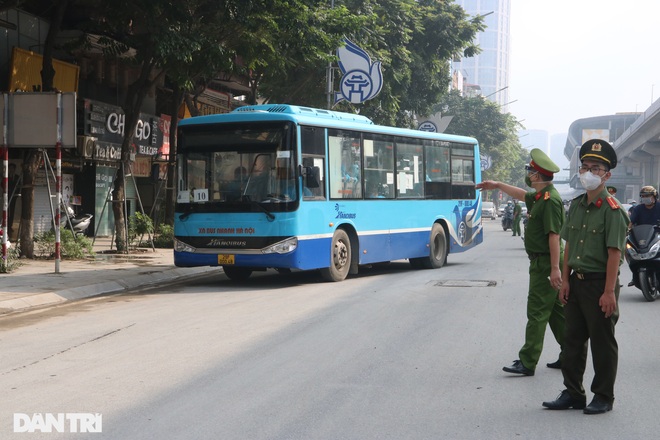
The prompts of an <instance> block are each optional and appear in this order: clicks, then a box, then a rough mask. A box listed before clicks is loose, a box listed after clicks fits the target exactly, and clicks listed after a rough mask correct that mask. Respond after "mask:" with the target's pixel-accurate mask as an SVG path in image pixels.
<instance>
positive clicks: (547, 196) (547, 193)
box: [543, 191, 550, 200]
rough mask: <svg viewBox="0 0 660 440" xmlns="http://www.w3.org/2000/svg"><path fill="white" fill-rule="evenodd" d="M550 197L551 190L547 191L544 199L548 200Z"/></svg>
mask: <svg viewBox="0 0 660 440" xmlns="http://www.w3.org/2000/svg"><path fill="white" fill-rule="evenodd" d="M549 198H550V191H546V192H545V195H544V196H543V200H548V199H549Z"/></svg>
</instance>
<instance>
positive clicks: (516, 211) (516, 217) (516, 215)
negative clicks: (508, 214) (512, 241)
mask: <svg viewBox="0 0 660 440" xmlns="http://www.w3.org/2000/svg"><path fill="white" fill-rule="evenodd" d="M521 218H522V206H520V203H518V201H517V200H514V201H513V226H512V227H511V231H512V232H513V236H514V237H515V236H516V235H518V236H520V219H521Z"/></svg>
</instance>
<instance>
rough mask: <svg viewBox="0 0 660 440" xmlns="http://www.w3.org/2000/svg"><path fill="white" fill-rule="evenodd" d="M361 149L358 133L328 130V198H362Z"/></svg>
mask: <svg viewBox="0 0 660 440" xmlns="http://www.w3.org/2000/svg"><path fill="white" fill-rule="evenodd" d="M361 156H362V148H361V142H360V135H359V133H353V132H341V131H339V130H329V133H328V161H329V176H328V178H329V179H330V197H331V198H333V199H360V198H362V170H361V167H360V164H361Z"/></svg>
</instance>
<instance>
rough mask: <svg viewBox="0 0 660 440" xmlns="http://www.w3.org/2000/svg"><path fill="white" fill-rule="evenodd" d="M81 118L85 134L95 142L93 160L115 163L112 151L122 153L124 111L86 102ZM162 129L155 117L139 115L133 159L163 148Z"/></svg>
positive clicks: (99, 103) (124, 129)
mask: <svg viewBox="0 0 660 440" xmlns="http://www.w3.org/2000/svg"><path fill="white" fill-rule="evenodd" d="M83 118H84V121H83V122H82V123H83V127H84V134H85V135H86V136H92V137H94V138H96V139H97V143H96V153H95V157H94V158H96V159H101V160H108V159H110V160H113V159H115V158H116V157H117V154H116V151H115V150H117V149H119V151H121V144H122V142H123V140H124V134H125V131H126V115H125V114H124V112H123V110H122V109H121V108H120V107H117V106H113V105H110V104H106V103H102V102H98V101H93V100H90V99H85V100H84V112H83ZM162 127H163V125H162V124H161V121H160V118H159V117H158V116H153V115H147V114H144V113H140V115H139V118H138V121H137V125H136V126H135V131H134V133H133V138H132V142H131V144H132V146H133V148H134V152H135V154H136V155H142V156H155V155H156V154H158V151H159V149H160V148H162V145H163V129H162ZM101 150H104V151H101ZM105 150H107V151H105ZM113 151H114V152H113Z"/></svg>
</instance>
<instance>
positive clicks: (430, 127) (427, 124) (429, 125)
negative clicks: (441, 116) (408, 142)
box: [418, 121, 438, 133]
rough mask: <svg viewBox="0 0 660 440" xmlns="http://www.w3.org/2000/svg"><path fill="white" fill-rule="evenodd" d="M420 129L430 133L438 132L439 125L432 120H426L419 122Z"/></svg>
mask: <svg viewBox="0 0 660 440" xmlns="http://www.w3.org/2000/svg"><path fill="white" fill-rule="evenodd" d="M418 130H419V131H428V132H429V133H437V132H438V127H436V126H435V124H434V123H433V122H431V121H424V122H422V123H421V124H419V128H418Z"/></svg>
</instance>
